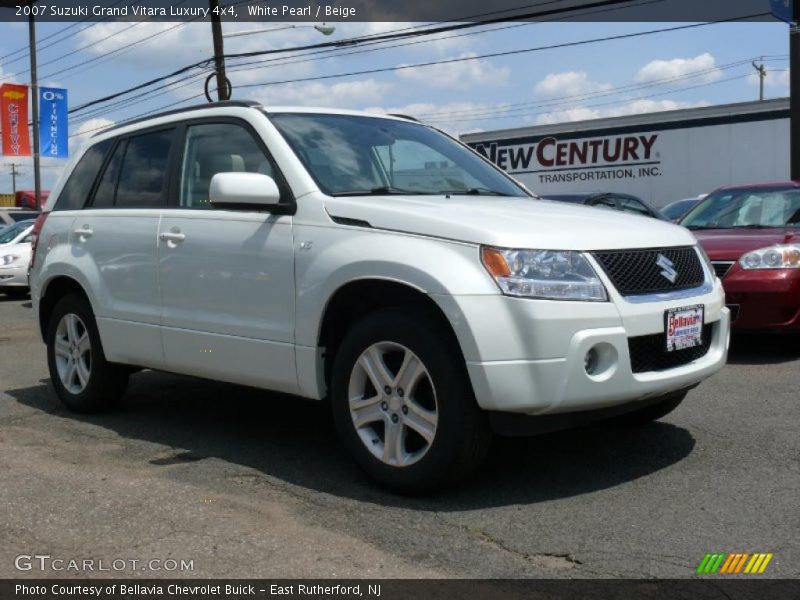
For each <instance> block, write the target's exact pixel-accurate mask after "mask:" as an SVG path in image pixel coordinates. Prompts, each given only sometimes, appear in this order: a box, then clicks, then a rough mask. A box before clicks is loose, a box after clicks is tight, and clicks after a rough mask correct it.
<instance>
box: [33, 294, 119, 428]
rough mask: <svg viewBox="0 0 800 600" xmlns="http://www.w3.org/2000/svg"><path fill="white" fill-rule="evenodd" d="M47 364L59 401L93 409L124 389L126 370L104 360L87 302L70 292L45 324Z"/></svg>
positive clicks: (82, 410) (77, 408)
mask: <svg viewBox="0 0 800 600" xmlns="http://www.w3.org/2000/svg"><path fill="white" fill-rule="evenodd" d="M47 365H48V368H49V370H50V380H51V381H52V383H53V387H54V388H55V390H56V394H58V397H59V398H60V399H61V402H63V404H64V405H65V406H66V407H67V408H69V409H70V410H72V411H74V412H79V413H93V412H98V411H101V410H103V409H105V408H107V407H108V406H109V405H111V404H112V403H113V402H114V401H115V400H117V399H118V398H120V397H121V396H122V395H123V394H124V393H125V388H126V386H127V385H128V370H127V369H125V367H122V366H119V365H115V364H112V363H109V362H107V361H106V358H105V354H104V353H103V346H102V344H101V343H100V335H99V333H98V331H97V324H96V322H95V319H94V314H93V313H92V308H91V306H90V305H89V302H88V301H87V300H86V299H85V298H83V297H82V296H79V295H76V294H70V295H68V296H64V297H63V298H62V299H61V300H59V301H58V303H57V304H56V306H55V308H54V309H53V313H52V315H51V316H50V322H49V325H48V327H47Z"/></svg>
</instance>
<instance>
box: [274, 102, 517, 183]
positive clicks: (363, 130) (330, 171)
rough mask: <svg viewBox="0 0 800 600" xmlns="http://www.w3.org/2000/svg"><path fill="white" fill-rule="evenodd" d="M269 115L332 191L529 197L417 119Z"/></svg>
mask: <svg viewBox="0 0 800 600" xmlns="http://www.w3.org/2000/svg"><path fill="white" fill-rule="evenodd" d="M269 116H270V119H271V120H272V122H273V123H274V125H275V127H277V128H278V130H279V131H280V132H281V134H282V135H283V137H284V138H285V139H286V141H287V142H288V143H289V145H290V146H291V147H292V150H294V152H295V153H296V154H297V156H298V157H299V158H300V160H301V161H302V162H303V164H304V165H305V167H306V168H307V169H308V171H309V173H310V174H311V176H312V177H313V178H314V180H315V181H316V182H317V185H318V186H319V187H320V189H321V190H322V191H323V192H325V193H326V194H328V195H330V196H348V195H365V194H380V195H383V194H442V193H449V194H471V195H495V196H528V194H527V193H526V192H525V191H523V189H522V188H520V187H519V186H517V185H515V184H514V183H513V182H512V181H511V180H510V179H509V178H508V177H506V176H505V175H503V174H502V173H501V172H499V171H498V170H497V169H495V168H494V167H492V166H491V165H489V164H488V163H487V162H485V161H484V160H482V159H481V158H479V157H478V156H476V155H475V154H473V153H472V152H471V151H469V150H467V149H466V148H465V147H463V146H462V145H461V144H459V143H458V142H456V141H454V140H452V139H450V138H449V137H447V136H446V135H444V134H442V133H440V132H438V131H436V130H434V129H431V128H430V127H426V126H424V125H420V124H418V123H412V122H408V121H395V120H392V119H381V118H376V117H363V116H353V115H333V114H300V113H282V114H270V115H269Z"/></svg>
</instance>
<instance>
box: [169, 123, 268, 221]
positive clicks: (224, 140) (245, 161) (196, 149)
mask: <svg viewBox="0 0 800 600" xmlns="http://www.w3.org/2000/svg"><path fill="white" fill-rule="evenodd" d="M217 173H262V174H264V175H269V176H270V177H273V178H274V177H275V171H274V168H273V167H272V164H271V163H270V161H269V160H268V159H267V156H266V154H264V152H263V151H262V149H261V147H260V146H259V145H258V143H257V142H256V140H255V138H254V137H253V136H252V135H251V134H250V132H249V131H248V130H247V129H245V128H244V127H242V126H241V125H236V124H235V123H208V124H204V125H192V126H190V127H189V128H187V130H186V143H185V146H184V152H183V165H182V167H181V197H180V205H181V206H186V207H191V208H211V203H210V201H209V194H208V190H209V186H210V185H211V178H212V177H213V176H214V175H216V174H217Z"/></svg>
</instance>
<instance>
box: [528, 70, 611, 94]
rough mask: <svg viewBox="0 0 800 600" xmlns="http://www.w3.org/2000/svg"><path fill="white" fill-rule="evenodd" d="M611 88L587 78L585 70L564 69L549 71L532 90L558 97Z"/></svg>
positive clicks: (536, 92) (608, 85)
mask: <svg viewBox="0 0 800 600" xmlns="http://www.w3.org/2000/svg"><path fill="white" fill-rule="evenodd" d="M608 89H611V85H610V84H607V83H599V82H597V81H592V80H591V79H589V75H588V74H587V73H586V72H585V71H565V72H563V73H549V74H548V75H547V77H545V78H544V79H542V80H541V81H540V82H539V83H537V84H536V87H534V89H533V91H534V93H535V94H536V95H537V96H542V97H545V98H558V97H560V96H577V95H579V94H590V93H592V92H602V91H605V90H608Z"/></svg>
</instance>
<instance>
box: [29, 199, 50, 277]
mask: <svg viewBox="0 0 800 600" xmlns="http://www.w3.org/2000/svg"><path fill="white" fill-rule="evenodd" d="M49 214H50V213H46V212H43V213H42V214H40V215H39V216H38V217H36V220H35V221H34V222H33V231H32V232H31V268H33V264H34V261H35V260H36V246H37V243H38V241H39V233H40V232H41V231H42V227H44V222H45V220H46V219H47V215H49Z"/></svg>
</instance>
